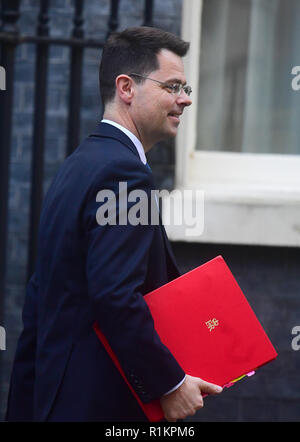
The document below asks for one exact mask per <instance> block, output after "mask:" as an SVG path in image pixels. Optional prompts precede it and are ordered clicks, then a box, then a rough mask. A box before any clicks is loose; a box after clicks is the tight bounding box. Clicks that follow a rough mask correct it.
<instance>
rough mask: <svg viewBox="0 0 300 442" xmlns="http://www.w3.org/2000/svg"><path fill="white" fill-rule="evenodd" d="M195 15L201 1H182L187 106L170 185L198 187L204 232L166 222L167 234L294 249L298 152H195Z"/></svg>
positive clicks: (299, 204) (299, 197)
mask: <svg viewBox="0 0 300 442" xmlns="http://www.w3.org/2000/svg"><path fill="white" fill-rule="evenodd" d="M201 14H202V0H183V9H182V38H183V39H184V40H187V41H189V42H190V50H189V53H188V55H187V56H186V57H185V58H184V65H185V74H186V78H187V81H188V83H189V84H191V86H192V90H193V93H192V99H193V104H192V106H191V107H189V108H187V109H186V110H185V112H184V114H183V116H182V120H181V124H180V127H179V131H178V135H177V137H176V166H175V188H176V189H179V190H184V189H199V190H200V189H201V190H203V191H204V230H203V233H202V234H201V235H199V236H197V237H195V236H193V237H186V236H185V235H184V234H182V231H181V230H180V229H177V228H176V227H172V226H171V225H169V226H166V229H167V232H168V235H169V237H170V239H171V240H174V241H175V240H180V241H193V242H195V241H196V242H208V243H229V244H250V245H272V246H296V247H299V246H300V155H281V154H253V153H235V152H217V151H200V150H196V144H197V108H198V106H199V103H198V78H199V68H200V63H199V60H200V35H201ZM197 60H198V62H197ZM291 80H292V78H291ZM289 86H291V85H287V87H289ZM295 93H297V92H295ZM299 94H300V92H299ZM299 98H300V97H299Z"/></svg>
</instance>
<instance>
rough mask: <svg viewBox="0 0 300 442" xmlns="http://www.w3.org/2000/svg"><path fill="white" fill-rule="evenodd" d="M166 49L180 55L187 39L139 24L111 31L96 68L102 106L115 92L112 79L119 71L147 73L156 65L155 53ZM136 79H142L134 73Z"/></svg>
mask: <svg viewBox="0 0 300 442" xmlns="http://www.w3.org/2000/svg"><path fill="white" fill-rule="evenodd" d="M161 49H168V50H169V51H171V52H173V53H175V54H176V55H178V56H180V57H183V56H184V55H186V53H187V51H188V49H189V43H188V42H186V41H184V40H182V39H181V38H179V37H177V36H176V35H174V34H172V33H170V32H166V31H164V30H162V29H157V28H152V27H147V26H140V27H134V28H128V29H125V30H124V31H122V32H116V33H114V34H111V35H110V37H109V38H108V40H107V42H106V43H105V46H104V48H103V52H102V59H101V63H100V69H99V83H100V94H101V100H102V104H103V106H105V105H106V103H108V102H109V101H111V100H112V99H113V98H114V96H115V79H116V78H117V76H118V75H120V74H126V75H129V74H130V73H133V72H134V73H136V74H140V75H148V74H149V73H150V72H152V71H155V70H156V69H159V63H158V60H157V54H158V52H159V51H160V50H161ZM134 81H135V82H136V83H141V82H143V81H144V79H143V78H140V77H135V79H134Z"/></svg>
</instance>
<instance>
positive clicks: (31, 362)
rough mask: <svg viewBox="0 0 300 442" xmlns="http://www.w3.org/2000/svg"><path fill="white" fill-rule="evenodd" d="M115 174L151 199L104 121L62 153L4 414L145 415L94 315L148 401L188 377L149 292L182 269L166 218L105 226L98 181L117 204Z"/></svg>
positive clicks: (144, 177)
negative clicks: (158, 324)
mask: <svg viewBox="0 0 300 442" xmlns="http://www.w3.org/2000/svg"><path fill="white" fill-rule="evenodd" d="M119 182H126V183H127V186H128V187H127V191H128V193H129V192H130V191H131V190H135V189H141V190H143V191H145V192H146V193H147V195H148V196H149V198H150V193H151V190H152V189H154V183H153V176H152V173H151V171H150V170H149V169H148V168H147V166H145V165H144V164H143V163H142V162H141V160H140V158H139V155H138V152H137V150H136V148H135V146H134V145H133V143H132V142H131V140H130V139H129V138H128V137H127V136H126V135H125V134H124V133H123V132H121V131H120V130H119V129H117V128H115V127H113V126H111V125H109V124H106V123H100V124H99V125H98V126H97V128H96V130H95V133H94V134H92V135H91V136H89V137H87V138H86V139H85V140H84V141H83V142H82V143H81V145H80V146H79V147H78V148H77V149H76V151H75V152H74V153H73V154H72V155H70V156H69V157H68V158H67V159H66V160H65V161H64V163H63V165H62V166H61V168H60V170H59V172H58V174H57V175H56V177H55V179H54V181H53V183H52V185H51V186H50V189H49V190H48V192H47V195H46V197H45V201H44V204H43V209H42V213H41V220H40V230H39V249H38V258H37V264H36V270H35V273H34V275H33V276H32V278H31V280H30V282H29V284H28V287H27V293H26V297H25V304H24V309H23V323H24V327H23V331H22V334H21V336H20V338H19V341H18V345H17V351H16V356H15V361H14V365H13V370H12V375H11V384H10V392H9V399H8V407H7V414H6V420H8V421H26V420H34V421H47V420H48V421H139V420H145V419H146V418H145V416H144V414H143V412H142V411H141V409H140V407H139V405H138V404H137V401H136V400H135V398H134V397H133V395H132V393H131V392H130V390H129V388H128V386H127V385H126V384H125V382H124V380H123V379H122V377H121V376H120V374H119V372H118V370H117V369H116V368H115V366H114V365H113V363H112V361H111V359H110V357H109V356H108V355H107V354H106V352H105V350H104V348H103V346H102V344H101V343H100V341H99V340H98V338H97V336H96V335H95V333H94V331H93V328H92V324H93V322H94V321H95V320H96V321H98V324H99V326H100V328H101V330H102V331H103V332H104V334H105V335H106V337H107V339H108V341H109V343H110V345H111V347H112V349H113V351H114V352H115V354H116V355H117V357H118V359H119V361H120V363H121V366H122V368H123V370H124V372H125V374H126V376H127V378H128V380H129V382H130V383H131V385H132V386H133V388H134V389H135V391H136V392H137V394H138V395H139V397H140V399H141V400H142V401H143V402H144V403H146V402H149V401H151V400H152V399H155V398H159V397H161V396H162V395H163V394H164V393H165V392H167V391H168V390H169V389H171V388H172V387H174V386H175V385H176V384H177V383H179V382H180V381H181V379H182V378H183V376H184V372H183V370H182V368H181V367H180V366H179V364H178V363H177V362H176V360H175V359H174V357H173V356H172V354H171V353H170V352H169V350H168V349H167V348H166V347H165V346H164V345H163V344H162V342H161V341H160V339H159V337H158V335H157V334H156V332H155V330H154V324H153V320H152V317H151V314H150V312H149V310H148V308H147V305H146V303H145V301H144V299H143V295H144V294H146V293H148V292H150V291H151V290H154V289H155V288H157V287H159V286H161V285H163V284H165V283H167V282H168V281H170V280H172V279H174V278H176V277H178V276H179V272H178V269H177V267H176V263H175V261H174V257H173V255H172V251H171V249H170V245H169V243H168V239H167V236H166V233H165V230H164V228H163V226H162V225H161V224H160V225H151V224H150V223H147V224H145V225H143V224H137V225H131V224H130V223H127V225H118V224H117V225H109V224H108V225H102V226H101V225H99V223H98V222H97V220H96V213H97V210H98V209H99V207H100V205H101V203H99V202H98V201H96V196H97V193H98V192H99V191H100V190H102V189H110V190H112V191H113V192H114V194H115V195H116V201H117V210H119V206H118V189H119ZM152 209H153V207H152Z"/></svg>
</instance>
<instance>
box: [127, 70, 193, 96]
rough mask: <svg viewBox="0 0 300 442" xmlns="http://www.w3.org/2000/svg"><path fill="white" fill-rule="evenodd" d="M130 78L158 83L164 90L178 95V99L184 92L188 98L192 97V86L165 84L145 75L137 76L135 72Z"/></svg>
mask: <svg viewBox="0 0 300 442" xmlns="http://www.w3.org/2000/svg"><path fill="white" fill-rule="evenodd" d="M129 76H130V77H141V78H145V79H147V80H151V81H156V83H159V84H160V85H161V86H162V87H163V88H164V89H168V90H169V91H170V92H171V94H174V95H177V96H178V97H179V96H180V95H181V92H182V90H183V91H184V92H185V93H186V95H188V96H190V95H191V93H192V88H191V86H184V85H183V84H181V83H164V82H163V81H159V80H155V79H154V78H150V77H146V76H145V75H141V74H135V73H134V72H133V73H132V74H129Z"/></svg>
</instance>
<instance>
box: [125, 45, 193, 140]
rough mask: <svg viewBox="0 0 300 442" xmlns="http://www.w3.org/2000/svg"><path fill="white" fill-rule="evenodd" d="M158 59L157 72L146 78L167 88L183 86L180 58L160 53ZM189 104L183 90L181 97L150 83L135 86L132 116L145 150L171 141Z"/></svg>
mask: <svg viewBox="0 0 300 442" xmlns="http://www.w3.org/2000/svg"><path fill="white" fill-rule="evenodd" d="M157 59H158V62H159V69H158V70H156V71H153V72H151V73H149V74H148V75H147V77H150V78H151V79H153V80H158V81H160V82H163V83H168V84H175V83H181V84H183V85H184V84H185V83H186V79H185V75H184V68H183V63H182V59H181V57H179V56H178V55H176V54H174V53H173V52H171V51H169V50H166V49H162V50H161V51H160V52H159V54H158V56H157ZM191 103H192V102H191V99H190V97H188V95H186V93H185V92H184V91H183V90H182V91H181V94H180V95H175V94H174V93H172V92H171V91H170V89H168V88H165V87H164V86H162V85H161V84H160V83H157V82H155V81H152V80H149V79H146V80H145V81H144V83H142V84H137V85H136V94H135V98H134V100H133V103H132V104H133V108H132V110H133V114H132V116H133V120H134V123H135V126H136V129H137V131H138V133H139V135H140V138H141V141H142V143H143V144H144V147H148V146H149V145H150V147H151V145H153V144H154V143H156V142H158V141H160V140H162V139H165V138H166V137H170V136H171V137H172V136H173V137H174V136H175V135H176V134H177V128H178V126H179V123H180V115H181V114H182V112H183V110H184V108H185V107H186V106H190V104H191Z"/></svg>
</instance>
